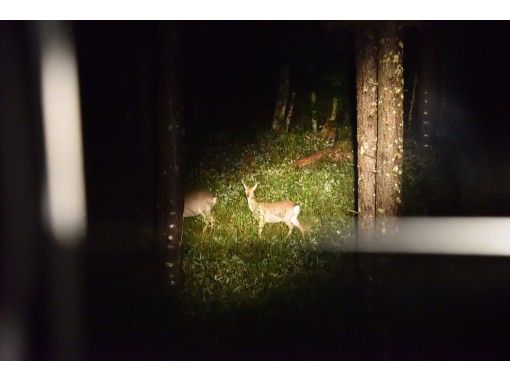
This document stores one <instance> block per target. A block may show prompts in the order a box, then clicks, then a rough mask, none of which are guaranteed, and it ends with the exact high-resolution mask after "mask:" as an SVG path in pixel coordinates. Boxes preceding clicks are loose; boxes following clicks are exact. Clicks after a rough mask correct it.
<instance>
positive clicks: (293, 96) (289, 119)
mask: <svg viewBox="0 0 510 380" xmlns="http://www.w3.org/2000/svg"><path fill="white" fill-rule="evenodd" d="M295 99H296V93H295V92H293V93H292V95H291V96H290V103H289V104H290V105H289V112H288V113H287V119H286V121H285V130H287V131H288V130H289V128H290V123H292V116H293V114H294V101H295Z"/></svg>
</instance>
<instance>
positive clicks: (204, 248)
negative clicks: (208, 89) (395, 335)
mask: <svg viewBox="0 0 510 380" xmlns="http://www.w3.org/2000/svg"><path fill="white" fill-rule="evenodd" d="M340 144H343V145H344V147H345V148H346V149H352V148H351V144H350V142H349V141H348V140H347V139H344V140H343V141H340ZM324 148H326V144H325V143H324V142H323V141H321V140H320V139H318V138H316V137H315V136H314V135H312V134H311V133H306V132H302V131H292V132H288V133H283V134H274V133H273V132H269V131H268V132H265V133H263V134H259V135H252V136H251V137H246V136H244V137H242V138H241V137H239V136H236V135H228V134H223V135H217V136H216V137H215V138H214V139H213V140H210V141H209V143H208V144H207V145H206V146H202V147H197V151H196V152H194V157H195V160H194V162H190V165H189V166H190V168H191V170H190V172H189V177H188V179H187V189H189V190H192V189H193V190H194V189H207V190H210V191H212V192H213V193H214V194H215V195H216V196H217V198H218V200H217V203H216V206H215V207H214V210H213V215H214V218H215V220H216V223H215V226H214V228H213V230H212V231H207V232H205V233H202V227H203V220H201V218H200V217H195V218H187V219H185V220H184V235H183V251H184V271H185V278H186V286H185V294H184V295H185V300H187V304H188V306H190V307H191V309H192V310H193V311H194V312H202V311H211V310H229V309H232V308H238V307H247V306H254V305H261V304H264V303H267V302H271V299H272V297H274V295H275V294H282V292H285V293H286V294H288V293H289V292H290V293H292V291H293V290H296V289H300V288H302V286H303V284H305V283H307V282H309V281H315V282H317V281H319V280H321V279H325V278H327V277H328V276H329V275H330V273H331V270H330V269H331V267H332V266H334V265H337V264H338V263H339V260H340V256H339V255H337V254H334V253H332V252H331V251H329V252H328V251H326V250H324V249H323V247H324V243H326V242H328V241H329V242H330V241H331V240H332V239H331V236H334V237H335V239H334V240H335V243H338V244H342V243H343V242H345V241H347V240H348V239H350V238H351V234H352V224H353V213H352V210H353V209H354V196H353V194H354V191H353V166H352V165H353V163H352V160H347V161H341V162H332V161H324V162H319V163H317V164H315V165H314V166H311V167H307V168H302V169H295V168H294V167H292V165H291V162H292V161H293V160H295V159H297V158H302V157H304V156H306V155H308V154H310V153H313V152H315V151H317V150H321V149H324ZM241 180H244V181H245V182H246V183H247V184H253V183H254V182H255V181H257V182H259V186H258V188H257V190H256V192H255V195H256V198H257V200H258V201H265V202H271V201H278V200H284V199H290V200H293V201H295V202H297V203H299V204H300V205H301V214H300V217H299V219H300V221H301V223H302V224H303V225H304V226H305V228H306V229H307V237H306V240H305V241H303V240H302V238H301V234H300V233H299V231H298V229H297V228H296V229H294V231H293V234H292V236H291V238H289V239H288V240H285V235H286V232H287V227H286V226H285V224H283V223H278V224H266V226H265V227H264V231H263V235H262V238H259V237H258V235H257V222H256V220H255V218H254V217H253V215H252V214H251V212H250V210H249V208H248V204H247V201H246V197H245V195H244V189H243V185H242V183H241Z"/></svg>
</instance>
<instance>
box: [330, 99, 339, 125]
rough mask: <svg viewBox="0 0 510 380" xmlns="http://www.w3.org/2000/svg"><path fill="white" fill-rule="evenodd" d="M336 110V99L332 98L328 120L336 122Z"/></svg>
mask: <svg viewBox="0 0 510 380" xmlns="http://www.w3.org/2000/svg"><path fill="white" fill-rule="evenodd" d="M337 110H338V98H336V97H335V98H333V101H332V105H331V116H330V117H329V120H331V121H335V120H336V114H337Z"/></svg>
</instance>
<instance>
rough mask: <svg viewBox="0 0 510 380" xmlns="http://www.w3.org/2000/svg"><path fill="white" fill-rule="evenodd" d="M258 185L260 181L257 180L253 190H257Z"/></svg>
mask: <svg viewBox="0 0 510 380" xmlns="http://www.w3.org/2000/svg"><path fill="white" fill-rule="evenodd" d="M258 185H259V183H258V182H255V186H253V191H255V189H256V188H257V186H258Z"/></svg>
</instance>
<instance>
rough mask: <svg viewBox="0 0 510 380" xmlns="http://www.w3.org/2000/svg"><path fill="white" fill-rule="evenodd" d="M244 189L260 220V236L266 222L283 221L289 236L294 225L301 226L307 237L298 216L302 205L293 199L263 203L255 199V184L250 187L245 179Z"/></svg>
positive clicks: (252, 208) (256, 217) (251, 207)
mask: <svg viewBox="0 0 510 380" xmlns="http://www.w3.org/2000/svg"><path fill="white" fill-rule="evenodd" d="M243 186H244V191H245V193H246V198H247V199H248V207H249V208H250V211H251V212H252V214H253V216H254V217H255V219H257V221H258V222H259V237H262V229H263V228H264V225H265V224H266V223H280V222H283V223H285V224H286V225H287V227H289V232H288V233H287V238H288V237H289V236H290V234H291V233H292V230H293V229H294V226H295V227H297V228H299V230H300V231H301V235H302V237H303V239H304V238H305V229H304V228H303V226H302V225H301V223H299V220H298V216H299V213H300V212H301V206H299V205H298V204H296V203H294V202H292V201H288V200H287V201H280V202H271V203H262V202H257V201H256V200H255V189H256V188H257V186H258V183H255V186H253V187H249V186H246V184H245V183H244V181H243Z"/></svg>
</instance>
